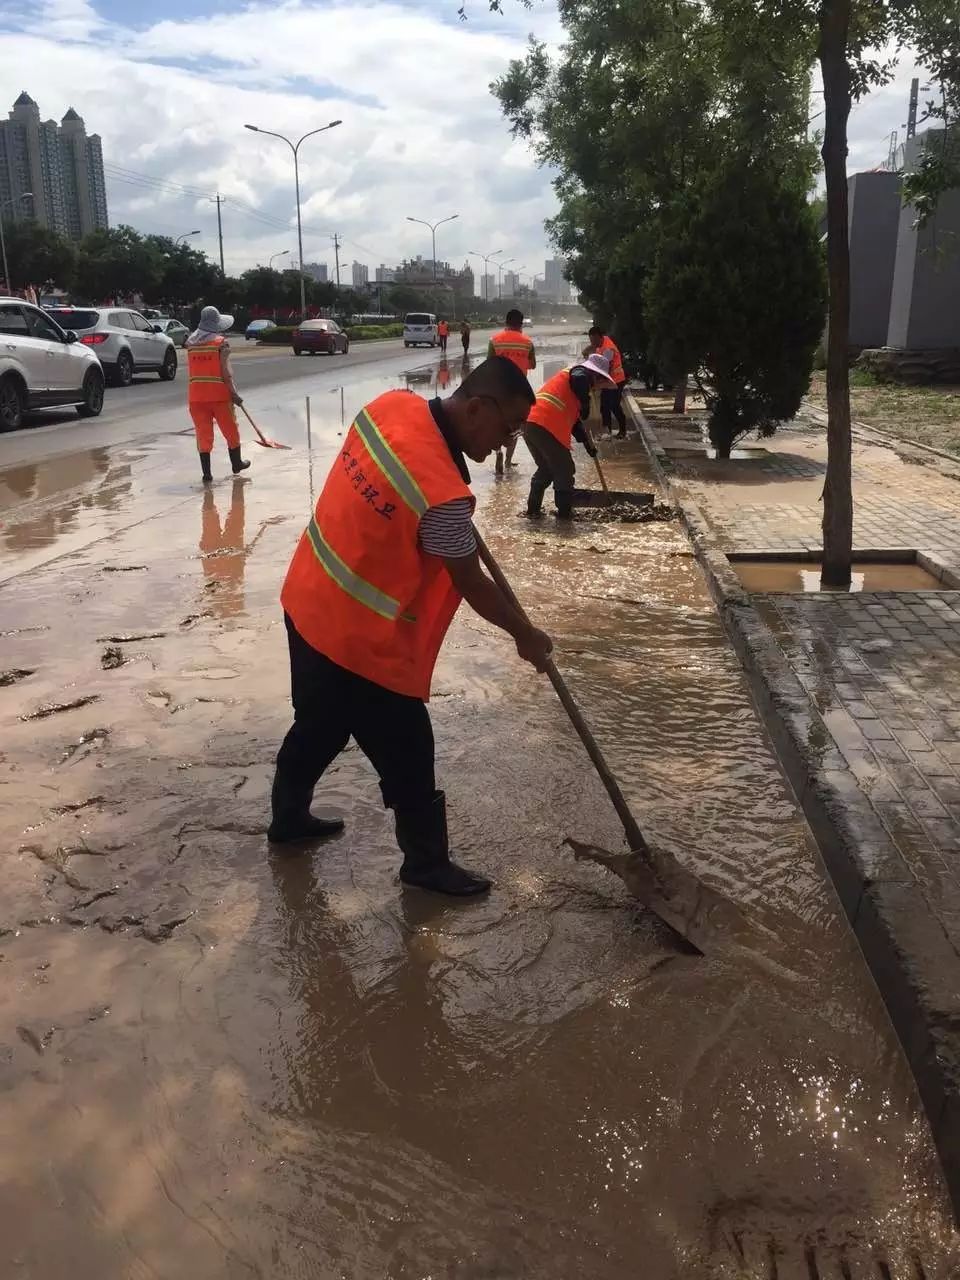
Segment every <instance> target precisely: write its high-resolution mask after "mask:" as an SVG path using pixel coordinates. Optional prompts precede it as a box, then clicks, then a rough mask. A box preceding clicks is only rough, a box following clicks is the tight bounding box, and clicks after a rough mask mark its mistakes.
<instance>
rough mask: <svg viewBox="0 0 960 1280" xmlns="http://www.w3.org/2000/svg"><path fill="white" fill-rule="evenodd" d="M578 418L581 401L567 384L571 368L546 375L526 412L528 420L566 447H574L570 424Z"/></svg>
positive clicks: (571, 425) (568, 383)
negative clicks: (545, 379) (548, 376)
mask: <svg viewBox="0 0 960 1280" xmlns="http://www.w3.org/2000/svg"><path fill="white" fill-rule="evenodd" d="M579 418H580V401H579V400H578V399H577V394H576V392H575V391H574V389H573V387H571V385H570V370H569V369H561V370H560V372H559V373H555V374H554V375H553V377H552V378H548V379H547V381H546V382H545V383H544V384H543V386H542V387H541V388H540V390H539V391H538V392H537V398H536V401H535V402H534V404H533V405H532V407H531V409H530V412H529V413H528V415H527V421H528V422H530V423H532V424H533V425H534V426H535V427H542V428H543V430H544V431H548V432H549V433H550V435H552V436H553V438H554V439H555V440H557V441H558V442H559V443H560V444H562V445H563V447H564V448H565V449H571V448H572V447H573V443H572V441H573V424H574V423H575V422H577V421H579Z"/></svg>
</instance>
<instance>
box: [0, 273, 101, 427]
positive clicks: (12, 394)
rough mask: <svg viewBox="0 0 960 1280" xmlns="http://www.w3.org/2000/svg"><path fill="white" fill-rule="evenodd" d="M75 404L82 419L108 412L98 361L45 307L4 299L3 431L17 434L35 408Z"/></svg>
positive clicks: (0, 357) (0, 325) (0, 326)
mask: <svg viewBox="0 0 960 1280" xmlns="http://www.w3.org/2000/svg"><path fill="white" fill-rule="evenodd" d="M71 404H72V405H76V406H77V412H78V413H79V414H80V416H81V418H95V417H96V416H97V415H98V414H99V412H100V410H101V409H102V408H103V370H102V369H101V368H100V365H99V362H98V361H97V358H96V356H95V355H94V354H93V352H92V351H91V350H90V349H89V348H88V347H85V346H83V345H82V344H81V343H80V342H78V341H77V335H76V334H75V333H64V331H63V330H62V329H61V328H60V327H59V325H57V324H55V323H54V321H52V320H51V319H50V317H49V316H48V315H46V314H45V313H44V312H43V311H41V310H40V308H39V307H34V306H31V305H30V303H29V302H24V301H23V299H22V298H0V431H16V430H17V429H18V428H19V427H21V426H22V425H23V417H24V414H25V413H26V412H27V411H28V410H30V409H54V408H57V407H59V406H63V405H71Z"/></svg>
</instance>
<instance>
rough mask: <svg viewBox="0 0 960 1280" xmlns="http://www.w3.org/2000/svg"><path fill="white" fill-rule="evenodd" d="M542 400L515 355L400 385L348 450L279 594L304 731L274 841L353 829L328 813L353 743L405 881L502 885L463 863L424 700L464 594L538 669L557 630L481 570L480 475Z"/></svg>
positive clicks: (299, 727)
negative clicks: (324, 782)
mask: <svg viewBox="0 0 960 1280" xmlns="http://www.w3.org/2000/svg"><path fill="white" fill-rule="evenodd" d="M532 401H533V392H532V391H531V389H530V385H529V383H528V382H527V380H526V378H524V377H523V375H522V374H521V373H520V371H519V370H518V369H517V368H516V367H515V366H514V365H513V364H511V363H510V362H509V361H508V360H502V359H493V360H485V361H484V362H483V363H482V364H480V365H478V366H477V368H476V369H474V370H473V372H472V373H470V374H468V375H467V377H466V378H465V379H464V381H463V382H462V383H461V384H460V386H459V387H458V388H457V390H456V391H455V392H454V393H453V395H452V396H450V397H449V399H446V400H441V399H440V398H439V397H438V398H437V399H434V400H431V401H429V402H428V401H426V400H423V399H421V398H420V397H419V396H417V395H415V394H414V393H413V392H410V391H388V392H386V393H384V394H383V395H381V396H378V397H377V399H375V400H373V401H371V402H370V404H368V405H367V406H366V407H365V408H363V409H361V411H360V412H359V414H358V415H357V417H356V419H355V420H354V422H353V425H352V426H351V427H350V430H349V431H348V432H347V435H346V437H345V439H344V442H343V444H342V446H341V447H340V449H339V451H338V453H337V456H336V458H335V460H334V463H333V466H332V468H331V470H330V474H329V475H328V476H327V480H326V483H325V485H324V488H323V492H322V493H321V494H320V498H319V500H318V501H317V505H316V509H315V511H314V515H313V519H312V520H311V521H310V524H309V525H308V526H307V529H306V532H305V533H304V534H303V537H302V538H301V539H300V543H299V545H298V547H297V550H296V552H295V553H294V556H293V560H292V561H291V564H290V568H289V570H288V571H287V577H286V581H285V582H284V584H283V591H282V593H281V596H280V600H281V603H282V605H283V609H284V615H285V622H286V628H287V638H288V643H289V647H290V669H291V685H292V693H293V709H294V722H293V727H292V728H291V729H290V731H289V733H288V734H287V736H286V738H284V741H283V745H282V746H281V748H280V751H279V754H278V755H277V771H276V776H275V778H274V782H273V793H272V808H273V820H272V822H271V824H270V828H269V830H268V832H267V836H268V839H269V840H270V841H271V842H273V843H276V844H280V845H288V846H289V845H294V844H295V843H296V842H299V841H304V840H315V839H317V838H321V837H324V836H328V835H332V834H334V833H335V832H337V831H340V830H342V828H343V822H342V821H341V820H339V819H330V818H320V817H315V816H314V815H313V814H312V813H311V812H310V804H311V801H312V798H313V791H314V787H315V785H316V783H317V781H318V780H319V779H320V777H321V776H322V775H323V773H324V771H325V770H326V769H327V767H328V766H329V765H330V764H331V762H332V761H333V760H334V759H335V758H336V757H337V756H338V755H339V753H340V752H341V751H343V749H344V748H345V747H346V745H347V743H348V741H349V740H350V738H351V736H352V737H353V738H355V739H356V742H357V745H358V746H359V747H360V749H361V751H363V753H364V754H365V755H366V756H367V758H368V759H369V760H370V762H371V763H372V764H373V766H374V768H375V769H376V770H377V773H378V774H379V776H380V790H381V794H382V796H383V802H384V804H385V805H386V806H387V808H389V809H392V810H393V811H394V823H395V828H396V836H397V843H398V844H399V846H400V849H401V850H402V852H403V863H402V865H401V867H400V880H401V882H402V883H403V884H406V885H414V886H417V887H419V888H421V889H429V890H433V891H434V892H437V893H443V894H449V895H452V896H454V897H469V896H472V895H474V894H479V893H485V892H486V891H487V890H488V889H489V888H490V881H489V880H487V879H486V878H485V877H484V876H482V875H479V874H476V873H474V872H471V871H467V870H465V869H464V868H463V867H461V866H458V865H457V863H456V862H454V861H453V860H452V859H451V857H450V847H449V843H448V839H447V821H446V802H445V799H444V793H443V792H442V791H438V790H437V785H436V778H435V774H434V746H433V730H432V728H431V725H430V716H429V714H428V712H427V708H426V705H425V704H426V702H427V700H428V699H429V696H430V682H431V677H432V675H433V667H434V663H435V662H436V659H437V654H438V652H439V649H440V645H441V644H442V643H443V638H444V635H445V634H446V631H447V628H448V627H449V626H450V623H451V622H452V621H453V617H454V614H455V613H456V611H457V608H458V607H459V605H460V601H461V600H462V599H465V600H466V601H467V602H468V604H470V606H471V607H472V608H473V609H475V610H476V612H477V613H479V614H480V616H481V617H482V618H485V619H486V620H487V621H488V622H491V623H493V624H494V625H495V626H497V627H500V628H501V629H502V630H504V631H506V632H507V633H508V634H509V635H510V636H512V637H513V639H514V641H515V643H516V646H517V652H518V653H519V655H520V657H521V658H525V659H526V660H527V661H528V662H530V663H532V664H533V666H534V667H535V668H536V669H537V670H538V671H542V670H543V669H544V667H545V663H546V659H547V657H548V655H549V654H550V651H551V649H552V647H553V646H552V643H551V641H550V638H549V636H547V635H545V634H544V633H543V632H542V631H538V630H537V629H536V628H535V627H533V626H531V624H530V623H529V622H528V621H527V620H526V618H525V617H524V616H523V615H522V614H520V613H519V612H518V610H517V609H516V608H515V607H514V605H512V604H511V603H510V601H509V600H508V599H507V598H506V596H504V595H503V593H502V592H501V591H500V589H499V588H498V587H497V586H496V584H495V583H494V582H493V581H491V579H490V578H488V577H487V576H486V574H485V573H484V572H483V570H482V568H481V566H480V559H479V555H478V549H477V542H476V538H475V536H474V531H473V524H472V513H473V508H474V498H473V495H472V494H471V492H470V487H469V483H470V473H469V471H468V470H467V465H466V462H465V459H464V455H466V457H469V458H471V459H472V460H473V461H474V462H482V461H483V460H484V459H485V458H486V457H488V456H489V454H490V452H491V451H492V450H493V449H495V448H498V447H502V446H503V445H504V444H505V443H506V442H507V441H508V440H509V439H510V438H511V436H513V435H515V434H517V433H518V432H519V431H520V430H521V429H522V427H523V423H524V421H525V419H526V417H527V412H528V410H529V408H530V406H531V403H532Z"/></svg>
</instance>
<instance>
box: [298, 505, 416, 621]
mask: <svg viewBox="0 0 960 1280" xmlns="http://www.w3.org/2000/svg"><path fill="white" fill-rule="evenodd" d="M307 537H308V538H309V539H310V546H311V547H312V548H313V553H314V555H315V556H316V557H317V560H318V561H319V562H320V566H321V568H323V569H325V570H326V572H327V573H328V574H329V575H330V577H331V578H332V579H333V581H334V582H335V583H336V584H337V586H338V587H340V589H341V590H342V591H345V592H346V593H347V595H348V596H351V597H352V598H353V599H354V600H356V601H357V603H358V604H362V605H364V606H365V607H366V608H367V609H370V610H372V612H373V613H377V614H379V615H380V617H381V618H386V619H387V620H388V621H390V622H395V621H396V618H397V614H398V613H399V612H400V601H399V600H394V598H393V596H388V595H387V594H386V592H384V591H380V590H379V589H378V588H377V587H375V586H374V585H373V584H372V583H370V582H367V581H366V579H365V578H361V577H360V575H359V574H357V573H354V571H353V570H352V569H351V568H350V566H349V565H348V564H347V563H346V561H344V560H341V559H340V557H339V556H338V555H337V553H336V552H335V551H334V550H333V548H332V547H331V546H330V544H329V542H327V541H326V539H325V538H324V536H323V534H322V533H321V532H320V529H319V528H318V526H317V522H316V519H315V518H314V519H313V520H311V521H310V523H309V524H308V525H307Z"/></svg>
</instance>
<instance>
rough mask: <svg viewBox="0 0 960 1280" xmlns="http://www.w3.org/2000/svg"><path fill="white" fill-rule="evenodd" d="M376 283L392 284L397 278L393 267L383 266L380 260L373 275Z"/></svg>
mask: <svg viewBox="0 0 960 1280" xmlns="http://www.w3.org/2000/svg"><path fill="white" fill-rule="evenodd" d="M374 278H375V279H376V282H377V284H393V282H394V281H395V280H396V278H397V273H396V271H395V270H394V269H393V267H388V266H385V265H384V264H383V263H382V262H381V263H380V265H379V267H377V269H376V272H375V276H374Z"/></svg>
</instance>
